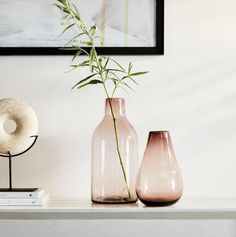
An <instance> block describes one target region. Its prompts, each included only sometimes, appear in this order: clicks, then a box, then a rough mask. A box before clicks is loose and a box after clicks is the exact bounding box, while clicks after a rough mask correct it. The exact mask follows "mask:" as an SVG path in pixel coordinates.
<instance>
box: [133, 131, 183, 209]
mask: <svg viewBox="0 0 236 237" xmlns="http://www.w3.org/2000/svg"><path fill="white" fill-rule="evenodd" d="M136 192H137V195H138V198H139V199H140V200H141V201H142V202H143V203H144V204H145V205H148V206H167V205H171V204H174V203H175V202H177V201H178V200H179V199H180V197H181V195H182V193H183V184H182V176H181V172H180V169H179V167H178V164H177V162H176V159H175V154H174V151H173V147H172V143H171V139H170V135H169V132H167V131H155V132H150V133H149V138H148V143H147V147H146V150H145V153H144V157H143V161H142V164H141V167H140V169H139V173H138V177H137V181H136Z"/></svg>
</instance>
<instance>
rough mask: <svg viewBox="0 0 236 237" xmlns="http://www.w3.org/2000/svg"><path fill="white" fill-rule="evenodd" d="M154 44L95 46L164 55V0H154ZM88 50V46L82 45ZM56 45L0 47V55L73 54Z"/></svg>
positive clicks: (120, 52)
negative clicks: (150, 45)
mask: <svg viewBox="0 0 236 237" xmlns="http://www.w3.org/2000/svg"><path fill="white" fill-rule="evenodd" d="M155 35H156V45H155V46H154V47H96V50H97V53H98V54H100V55H164V0H156V32H155ZM84 49H85V50H86V51H89V49H90V48H89V47H84ZM74 53H75V52H74V51H73V50H62V49H59V48H57V47H0V55H73V54H74Z"/></svg>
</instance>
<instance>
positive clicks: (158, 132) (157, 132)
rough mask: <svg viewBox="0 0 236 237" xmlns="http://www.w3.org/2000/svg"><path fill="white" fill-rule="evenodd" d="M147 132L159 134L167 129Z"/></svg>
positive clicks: (166, 131)
mask: <svg viewBox="0 0 236 237" xmlns="http://www.w3.org/2000/svg"><path fill="white" fill-rule="evenodd" d="M149 133H153V134H161V133H169V131H168V130H160V131H150V132H149Z"/></svg>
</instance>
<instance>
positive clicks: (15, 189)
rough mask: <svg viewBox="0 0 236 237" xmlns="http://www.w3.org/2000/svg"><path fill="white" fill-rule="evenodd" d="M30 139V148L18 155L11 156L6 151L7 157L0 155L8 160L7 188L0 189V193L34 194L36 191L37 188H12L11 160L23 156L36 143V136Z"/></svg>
mask: <svg viewBox="0 0 236 237" xmlns="http://www.w3.org/2000/svg"><path fill="white" fill-rule="evenodd" d="M30 137H32V138H34V141H33V143H32V144H31V146H30V147H29V148H27V149H26V150H25V151H23V152H21V153H18V154H14V155H13V154H11V152H10V151H8V152H7V153H8V154H7V155H4V154H0V156H1V157H5V158H8V161H9V163H8V164H9V165H8V167H9V188H0V192H34V191H36V190H37V188H12V158H13V157H16V156H20V155H23V154H24V153H26V152H27V151H29V150H30V149H31V148H32V147H33V146H34V144H35V143H36V141H37V139H38V135H34V136H30Z"/></svg>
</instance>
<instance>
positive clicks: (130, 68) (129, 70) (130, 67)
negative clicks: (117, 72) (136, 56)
mask: <svg viewBox="0 0 236 237" xmlns="http://www.w3.org/2000/svg"><path fill="white" fill-rule="evenodd" d="M132 67H133V64H132V63H131V62H130V63H129V68H128V74H130V72H131V70H132Z"/></svg>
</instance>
